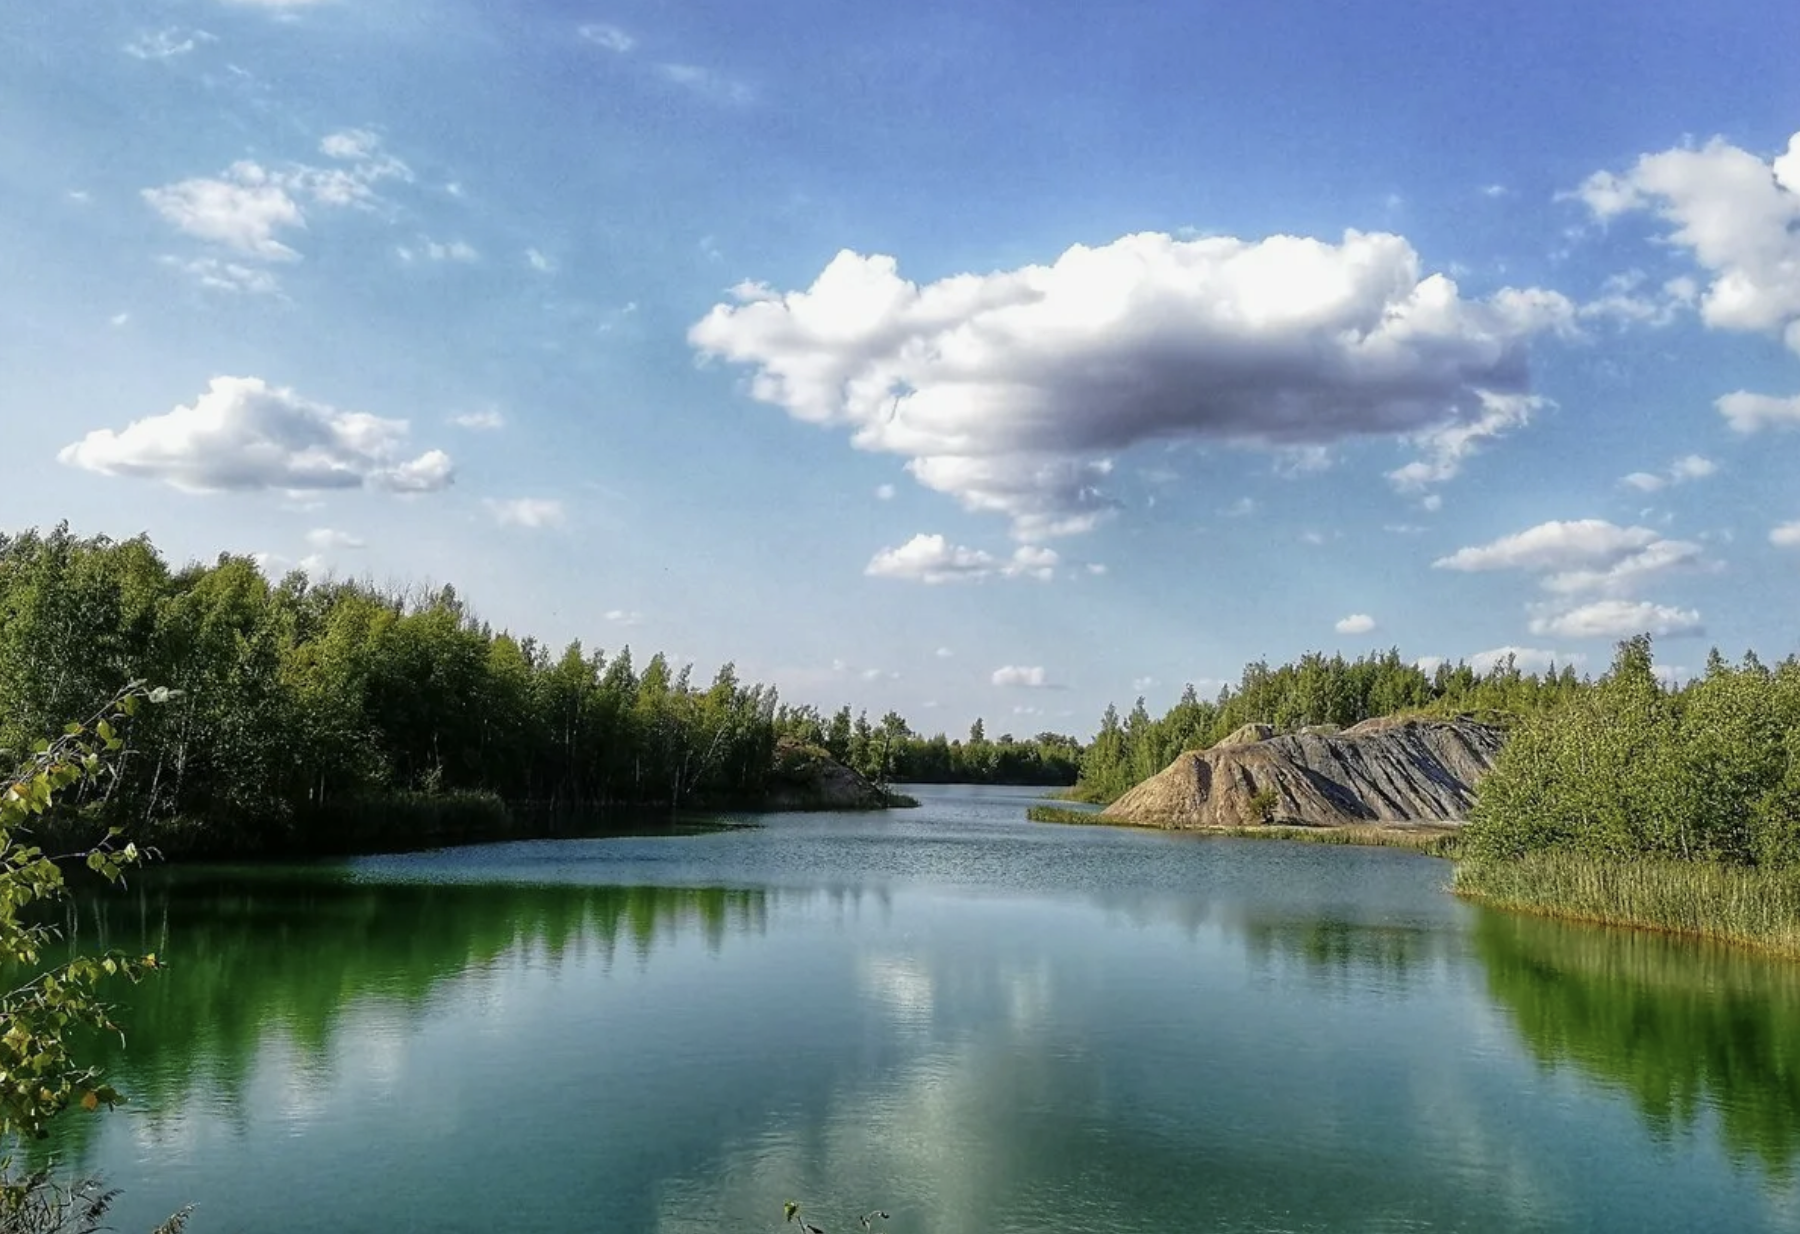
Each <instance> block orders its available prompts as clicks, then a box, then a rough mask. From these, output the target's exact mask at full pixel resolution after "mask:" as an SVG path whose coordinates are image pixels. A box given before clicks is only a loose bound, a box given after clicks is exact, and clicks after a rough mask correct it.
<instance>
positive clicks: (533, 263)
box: [525, 249, 554, 274]
mask: <svg viewBox="0 0 1800 1234" xmlns="http://www.w3.org/2000/svg"><path fill="white" fill-rule="evenodd" d="M525 264H526V265H528V266H530V267H531V268H532V269H533V270H536V271H537V272H538V273H539V274H548V273H550V271H551V270H552V269H553V268H554V267H552V266H551V264H550V259H549V258H548V257H546V256H544V254H543V253H541V252H539V251H538V250H537V249H526V250H525Z"/></svg>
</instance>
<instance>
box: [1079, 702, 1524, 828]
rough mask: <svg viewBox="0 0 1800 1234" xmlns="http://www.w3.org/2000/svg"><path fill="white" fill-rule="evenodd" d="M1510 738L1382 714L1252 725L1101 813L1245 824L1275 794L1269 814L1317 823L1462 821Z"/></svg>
mask: <svg viewBox="0 0 1800 1234" xmlns="http://www.w3.org/2000/svg"><path fill="white" fill-rule="evenodd" d="M1259 734H1260V735H1259ZM1503 742H1504V735H1503V734H1502V733H1501V731H1500V730H1499V729H1497V728H1494V727H1492V726H1491V725H1486V724H1477V723H1475V722H1474V721H1472V720H1422V719H1416V718H1407V719H1395V718H1384V719H1378V720H1365V721H1363V722H1362V723H1361V724H1357V725H1354V726H1353V727H1351V728H1347V729H1344V730H1343V731H1342V732H1337V733H1331V732H1326V731H1322V730H1319V729H1308V730H1302V731H1300V732H1298V733H1290V734H1287V735H1285V736H1280V737H1277V736H1273V735H1272V734H1271V731H1270V730H1269V729H1268V726H1267V725H1256V724H1250V725H1245V726H1244V727H1243V728H1241V729H1239V730H1238V731H1237V732H1235V733H1233V734H1231V736H1230V737H1227V738H1226V739H1225V740H1224V741H1221V742H1220V743H1219V744H1218V745H1216V746H1213V747H1212V748H1211V749H1210V750H1202V751H1200V752H1198V753H1193V754H1183V755H1182V756H1181V757H1180V758H1177V759H1176V760H1175V761H1174V762H1173V763H1171V764H1169V766H1168V767H1167V768H1165V769H1164V770H1163V771H1161V772H1159V773H1158V774H1156V775H1154V776H1152V777H1151V778H1150V779H1148V780H1145V781H1144V782H1143V783H1142V784H1140V785H1138V786H1137V787H1136V788H1134V789H1132V790H1131V791H1130V792H1128V793H1126V794H1125V795H1124V796H1123V797H1121V798H1119V799H1118V800H1117V801H1115V802H1114V803H1113V804H1112V805H1110V806H1108V807H1107V808H1106V809H1105V810H1104V811H1103V814H1104V815H1105V817H1107V818H1112V819H1118V820H1120V821H1123V822H1133V823H1142V824H1147V825H1150V826H1159V827H1244V826H1253V825H1255V824H1257V823H1261V822H1263V821H1264V818H1263V817H1262V816H1261V812H1260V809H1259V806H1260V805H1261V804H1264V803H1269V804H1272V814H1273V817H1272V819H1271V820H1270V821H1273V822H1278V823H1287V824H1300V825H1304V826H1314V827H1348V826H1353V825H1356V824H1366V823H1423V822H1440V823H1441V822H1447V821H1456V820H1460V819H1462V818H1464V817H1465V816H1466V815H1467V813H1468V810H1469V807H1470V805H1472V804H1473V803H1474V799H1475V798H1474V789H1475V782H1476V781H1477V780H1479V779H1480V778H1481V777H1482V776H1483V775H1485V774H1486V773H1487V771H1488V769H1489V768H1490V767H1492V766H1493V765H1494V759H1495V757H1496V756H1497V755H1498V754H1499V753H1500V747H1501V745H1502V743H1503ZM1259 795H1260V798H1261V800H1260V801H1255V802H1253V800H1252V799H1253V798H1257V797H1258V796H1259Z"/></svg>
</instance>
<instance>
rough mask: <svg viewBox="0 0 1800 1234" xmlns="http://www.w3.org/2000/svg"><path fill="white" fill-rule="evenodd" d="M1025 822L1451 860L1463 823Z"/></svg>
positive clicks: (1079, 818) (1053, 818)
mask: <svg viewBox="0 0 1800 1234" xmlns="http://www.w3.org/2000/svg"><path fill="white" fill-rule="evenodd" d="M1025 817H1026V818H1027V819H1029V820H1030V821H1032V822H1034V823H1050V824H1055V825H1061V826H1071V827H1127V828H1132V829H1134V830H1137V831H1165V832H1171V833H1175V834H1180V835H1195V836H1209V837H1214V838H1224V839H1234V840H1292V841H1294V842H1296V843H1300V844H1341V845H1354V846H1357V847H1361V848H1405V849H1412V850H1414V851H1416V852H1421V853H1424V854H1426V855H1427V856H1432V857H1445V858H1448V857H1451V856H1453V855H1454V849H1455V847H1456V843H1457V840H1458V838H1459V835H1460V833H1461V831H1462V826H1463V825H1462V824H1461V823H1438V822H1431V823H1369V824H1366V825H1355V826H1349V827H1308V826H1304V825H1297V824H1285V823H1264V824H1260V825H1256V826H1238V827H1166V826H1162V825H1161V824H1158V823H1144V822H1135V821H1133V820H1130V819H1123V818H1109V817H1107V816H1106V815H1104V814H1103V813H1101V812H1100V811H1099V810H1092V811H1089V810H1070V809H1065V808H1061V807H1057V806H1032V807H1031V808H1030V809H1028V810H1027V811H1026V812H1025Z"/></svg>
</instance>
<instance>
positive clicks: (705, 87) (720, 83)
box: [657, 64, 756, 107]
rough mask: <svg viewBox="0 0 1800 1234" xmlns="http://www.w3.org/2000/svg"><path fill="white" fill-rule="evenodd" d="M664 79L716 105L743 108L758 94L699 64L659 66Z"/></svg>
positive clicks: (741, 83)
mask: <svg viewBox="0 0 1800 1234" xmlns="http://www.w3.org/2000/svg"><path fill="white" fill-rule="evenodd" d="M657 67H658V71H659V72H661V73H662V75H663V77H664V78H665V79H666V80H668V81H671V82H673V83H674V84H675V85H677V86H680V87H681V88H682V89H684V90H687V91H689V92H690V93H693V94H696V95H698V96H699V97H701V98H704V99H708V100H710V101H712V102H715V103H728V104H730V105H731V106H734V107H742V106H744V105H745V104H747V103H749V102H751V101H752V100H754V99H755V97H756V93H755V91H753V90H751V89H750V87H749V86H747V85H745V84H744V83H743V82H741V81H737V80H734V79H733V78H730V77H726V76H724V75H723V74H720V73H715V72H714V71H713V70H711V69H707V68H701V67H700V66H699V65H697V64H663V65H658V66H657Z"/></svg>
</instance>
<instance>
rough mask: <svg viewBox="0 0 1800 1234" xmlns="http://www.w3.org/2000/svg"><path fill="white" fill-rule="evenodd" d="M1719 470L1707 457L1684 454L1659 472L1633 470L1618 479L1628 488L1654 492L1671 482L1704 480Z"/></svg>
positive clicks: (1683, 482)
mask: <svg viewBox="0 0 1800 1234" xmlns="http://www.w3.org/2000/svg"><path fill="white" fill-rule="evenodd" d="M1718 470H1719V465H1718V464H1717V463H1715V462H1713V461H1712V460H1711V459H1709V458H1704V457H1702V456H1700V455H1698V454H1685V455H1683V456H1682V457H1680V458H1678V459H1676V460H1675V461H1674V462H1672V463H1670V464H1669V465H1668V466H1667V467H1665V468H1664V469H1663V470H1662V471H1660V472H1649V471H1634V472H1632V473H1631V474H1630V475H1628V476H1624V477H1622V478H1621V479H1620V480H1619V483H1620V484H1623V485H1625V486H1627V487H1628V488H1635V489H1637V490H1638V491H1639V492H1641V493H1654V492H1657V491H1659V490H1661V489H1665V488H1668V487H1669V486H1670V485H1672V484H1686V483H1687V482H1689V481H1690V480H1704V479H1706V478H1707V477H1708V476H1710V475H1713V474H1714V473H1715V472H1717V471H1718Z"/></svg>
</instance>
